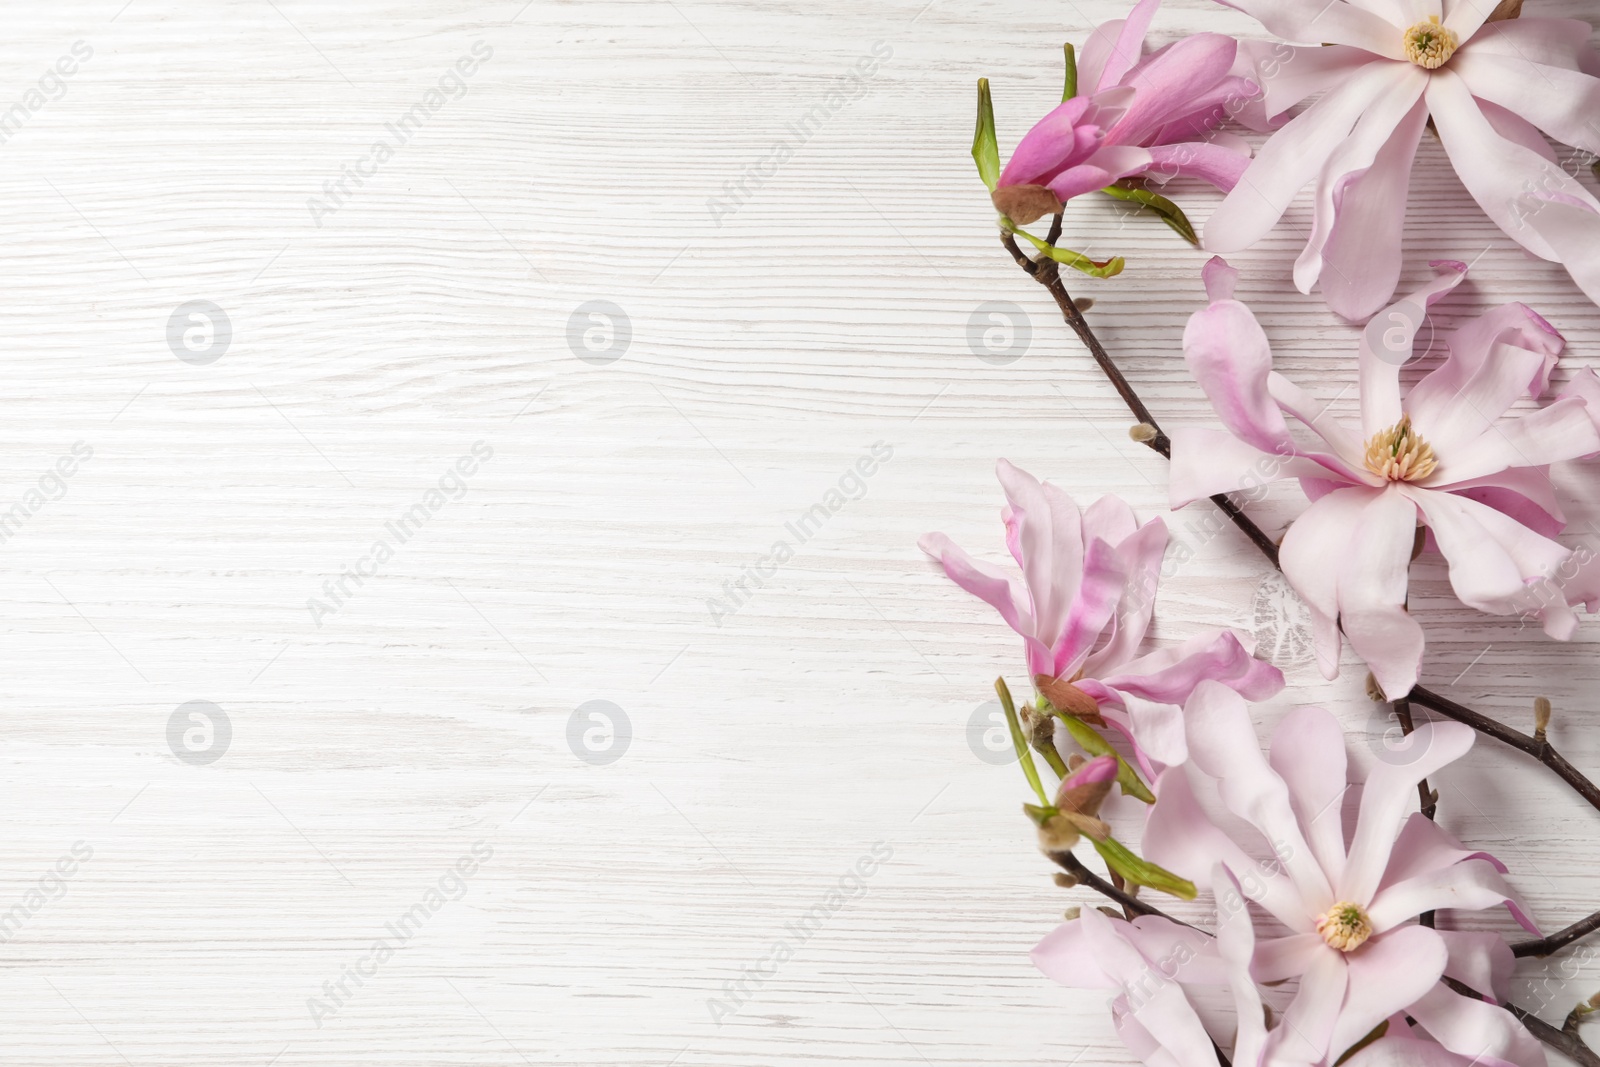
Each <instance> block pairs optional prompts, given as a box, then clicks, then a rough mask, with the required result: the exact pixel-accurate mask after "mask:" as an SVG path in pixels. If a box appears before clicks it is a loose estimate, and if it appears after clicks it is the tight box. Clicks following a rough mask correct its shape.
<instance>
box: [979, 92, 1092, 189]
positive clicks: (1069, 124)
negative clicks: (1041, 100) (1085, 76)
mask: <svg viewBox="0 0 1600 1067" xmlns="http://www.w3.org/2000/svg"><path fill="white" fill-rule="evenodd" d="M1092 106H1093V102H1092V101H1091V100H1090V99H1089V98H1088V97H1085V96H1076V97H1073V98H1072V99H1071V100H1067V101H1065V102H1063V103H1062V104H1060V105H1059V106H1057V107H1055V108H1053V109H1052V110H1051V111H1050V113H1049V114H1047V115H1046V116H1045V117H1044V118H1042V119H1040V120H1039V121H1038V122H1036V123H1034V124H1033V128H1032V129H1030V130H1029V131H1028V132H1027V133H1025V134H1023V135H1022V140H1021V141H1019V142H1017V147H1016V150H1015V151H1013V152H1012V153H1011V158H1010V159H1009V160H1008V161H1007V162H1006V165H1005V169H1004V170H1002V171H1001V172H1000V179H999V184H1000V185H1002V186H1004V185H1024V184H1028V183H1032V182H1037V181H1039V179H1041V178H1045V177H1048V176H1050V175H1052V174H1054V173H1055V172H1056V171H1058V170H1060V169H1061V168H1062V167H1063V166H1065V165H1066V164H1068V163H1070V162H1073V161H1074V160H1077V159H1087V158H1088V157H1089V154H1090V153H1091V152H1093V151H1094V147H1095V146H1096V145H1098V144H1099V142H1100V139H1101V136H1102V135H1103V133H1104V131H1103V130H1101V129H1100V128H1099V127H1098V126H1095V125H1094V124H1093V123H1088V122H1085V121H1084V113H1085V112H1087V111H1088V110H1089V109H1090V108H1091V107H1092Z"/></svg>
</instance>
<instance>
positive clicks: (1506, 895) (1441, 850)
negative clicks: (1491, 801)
mask: <svg viewBox="0 0 1600 1067" xmlns="http://www.w3.org/2000/svg"><path fill="white" fill-rule="evenodd" d="M1185 715H1186V718H1187V721H1188V728H1189V753H1190V761H1189V763H1188V764H1186V765H1185V766H1184V767H1175V768H1173V769H1171V770H1169V771H1167V772H1166V773H1165V774H1163V775H1162V776H1161V779H1160V781H1159V783H1158V786H1157V792H1158V795H1159V797H1160V800H1159V802H1158V803H1157V804H1156V805H1154V806H1153V807H1152V808H1151V809H1150V814H1149V817H1148V819H1147V820H1146V823H1145V833H1144V842H1143V844H1144V850H1145V854H1146V855H1147V856H1148V857H1149V858H1150V859H1151V860H1152V861H1153V862H1156V863H1160V864H1161V865H1163V866H1165V867H1167V868H1168V869H1170V870H1172V871H1175V872H1177V873H1178V874H1181V875H1184V876H1185V877H1189V878H1195V877H1202V876H1204V875H1205V874H1206V873H1207V872H1210V871H1211V870H1212V869H1213V867H1214V865H1215V864H1217V863H1219V862H1220V863H1221V864H1222V865H1223V866H1224V867H1226V868H1227V870H1228V872H1229V873H1230V874H1231V875H1232V877H1233V879H1234V880H1235V882H1236V884H1237V885H1238V886H1239V887H1240V891H1239V893H1238V894H1237V895H1234V896H1230V895H1229V894H1226V893H1220V894H1219V896H1218V908H1219V910H1221V911H1222V912H1224V913H1225V914H1229V915H1232V914H1234V913H1238V914H1243V915H1245V916H1248V917H1250V918H1251V921H1252V923H1254V917H1253V913H1252V912H1251V911H1250V909H1249V907H1248V906H1247V904H1254V905H1257V906H1259V908H1260V909H1261V911H1262V913H1264V915H1266V916H1270V919H1271V920H1272V922H1273V923H1274V925H1272V926H1270V927H1269V929H1270V930H1271V931H1272V932H1269V933H1265V934H1263V933H1262V932H1261V930H1260V929H1257V930H1256V934H1255V936H1254V938H1253V942H1252V948H1251V954H1250V974H1251V976H1252V977H1253V978H1254V980H1255V981H1256V982H1259V983H1262V984H1267V985H1271V984H1273V983H1279V982H1283V981H1285V980H1287V979H1290V978H1298V979H1299V987H1298V989H1297V990H1296V991H1295V994H1294V999H1293V1001H1292V1002H1291V1003H1290V1004H1289V1005H1288V1007H1287V1009H1286V1010H1284V1011H1283V1013H1282V1022H1281V1023H1280V1024H1279V1025H1278V1026H1277V1027H1276V1028H1274V1029H1272V1030H1270V1031H1267V1032H1265V1033H1264V1034H1258V1035H1257V1037H1258V1038H1259V1040H1260V1048H1261V1059H1260V1062H1261V1063H1263V1064H1332V1063H1334V1062H1336V1061H1337V1060H1338V1059H1339V1058H1340V1057H1341V1056H1342V1055H1343V1054H1344V1053H1345V1052H1347V1051H1348V1050H1349V1049H1350V1048H1351V1047H1352V1046H1354V1045H1355V1044H1356V1043H1357V1042H1359V1041H1360V1040H1361V1039H1362V1038H1363V1037H1365V1036H1367V1035H1368V1034H1369V1033H1371V1032H1372V1030H1373V1029H1374V1028H1375V1027H1376V1026H1377V1025H1378V1024H1379V1023H1381V1022H1383V1021H1384V1020H1386V1019H1389V1018H1390V1017H1392V1016H1394V1015H1396V1014H1399V1013H1402V1012H1403V1013H1404V1014H1405V1015H1407V1016H1409V1017H1410V1018H1412V1019H1414V1020H1416V1022H1417V1023H1418V1024H1419V1025H1421V1026H1422V1027H1423V1028H1424V1029H1426V1031H1427V1032H1428V1034H1429V1035H1431V1036H1432V1037H1433V1039H1434V1040H1435V1041H1437V1042H1438V1043H1439V1044H1441V1045H1443V1046H1444V1047H1445V1048H1446V1049H1449V1050H1450V1051H1452V1052H1456V1053H1460V1054H1463V1055H1466V1056H1467V1057H1469V1059H1470V1058H1473V1057H1482V1058H1481V1059H1478V1060H1477V1062H1479V1063H1482V1062H1489V1063H1497V1062H1500V1061H1505V1062H1508V1063H1512V1064H1517V1065H1519V1067H1538V1065H1542V1064H1543V1063H1544V1062H1545V1061H1544V1054H1543V1052H1542V1051H1541V1050H1540V1047H1539V1044H1538V1042H1537V1041H1536V1040H1535V1039H1534V1038H1533V1037H1532V1036H1531V1035H1530V1034H1529V1033H1528V1032H1527V1031H1526V1030H1525V1029H1524V1028H1523V1027H1522V1025H1521V1024H1520V1023H1519V1022H1518V1021H1517V1020H1516V1019H1515V1017H1513V1016H1512V1015H1511V1014H1510V1013H1509V1012H1507V1011H1505V1010H1503V1009H1501V1008H1499V1007H1497V1006H1496V1005H1495V1004H1493V1003H1488V1002H1485V1001H1480V1000H1474V999H1472V998H1470V997H1466V996H1462V995H1460V994H1458V993H1456V992H1454V991H1453V990H1452V989H1451V988H1450V987H1448V986H1446V985H1443V984H1441V981H1440V980H1441V978H1444V977H1449V978H1453V979H1456V980H1457V981H1460V982H1463V983H1466V984H1467V985H1469V986H1471V987H1472V988H1474V989H1477V990H1478V991H1480V992H1482V993H1484V994H1486V995H1489V996H1492V997H1495V998H1496V999H1503V998H1504V997H1505V991H1506V983H1507V981H1508V980H1509V977H1510V973H1511V967H1512V963H1513V961H1512V958H1511V951H1510V948H1509V947H1508V946H1507V945H1506V944H1505V942H1504V941H1502V940H1501V939H1500V938H1499V937H1497V936H1495V935H1493V934H1482V933H1462V932H1456V931H1451V930H1434V929H1430V928H1429V927H1425V926H1422V925H1420V924H1418V923H1416V922H1415V921H1414V920H1415V919H1416V918H1417V917H1418V916H1419V915H1421V914H1422V913H1423V912H1427V911H1434V910H1436V909H1441V908H1452V909H1461V910H1469V911H1478V910H1484V909H1488V908H1493V907H1496V906H1498V905H1501V904H1505V905H1507V906H1508V907H1509V908H1510V910H1511V913H1512V915H1513V916H1514V917H1516V919H1517V920H1518V921H1519V922H1520V923H1522V924H1523V925H1524V926H1525V927H1527V928H1528V929H1530V930H1534V932H1535V933H1537V930H1536V929H1535V928H1534V926H1533V924H1532V923H1531V922H1530V921H1529V920H1528V918H1527V914H1526V909H1525V908H1524V907H1523V905H1522V904H1521V902H1520V901H1519V900H1518V898H1517V897H1516V895H1515V893H1514V892H1513V891H1512V889H1511V887H1510V886H1509V885H1508V884H1507V883H1506V881H1505V879H1504V878H1503V877H1501V875H1502V874H1503V873H1504V871H1505V868H1504V867H1503V866H1501V865H1500V864H1499V862H1498V861H1496V860H1495V859H1494V858H1493V857H1491V856H1489V855H1487V854H1486V853H1482V852H1472V851H1470V850H1468V849H1466V848H1464V847H1463V846H1462V845H1461V844H1460V843H1459V842H1458V841H1456V840H1454V839H1453V838H1452V837H1450V835H1449V834H1447V833H1446V832H1445V831H1444V830H1442V829H1440V828H1439V826H1438V825H1437V824H1436V823H1434V822H1432V821H1430V820H1428V819H1426V818H1424V817H1423V816H1422V815H1421V814H1420V813H1419V812H1414V811H1413V812H1411V813H1410V814H1409V816H1408V815H1407V808H1408V807H1409V806H1410V804H1411V803H1413V802H1414V799H1415V797H1416V791H1417V783H1418V782H1420V781H1422V780H1423V779H1424V778H1427V777H1431V776H1433V775H1436V774H1437V773H1438V772H1439V770H1440V769H1441V768H1443V767H1445V766H1448V765H1449V764H1450V763H1452V762H1454V761H1455V760H1456V759H1459V758H1460V757H1461V756H1463V755H1465V754H1466V752H1467V751H1468V750H1469V749H1470V748H1471V747H1472V742H1473V740H1474V738H1475V737H1476V735H1475V734H1474V732H1473V731H1472V730H1471V728H1469V727H1466V726H1463V725H1461V724H1459V723H1453V722H1441V723H1434V724H1428V725H1424V726H1422V727H1420V728H1418V730H1417V731H1416V732H1415V733H1414V734H1412V735H1411V736H1410V739H1409V740H1410V744H1409V746H1408V747H1407V748H1405V749H1403V750H1400V751H1398V752H1395V753H1390V754H1389V756H1388V758H1387V759H1386V760H1385V761H1384V762H1380V763H1379V764H1378V765H1377V767H1376V768H1375V769H1374V770H1373V771H1372V772H1371V773H1370V774H1369V775H1368V777H1367V780H1366V783H1365V785H1363V786H1360V787H1357V786H1352V785H1351V784H1350V783H1349V781H1348V778H1347V768H1346V761H1345V751H1344V736H1343V733H1342V731H1341V730H1340V727H1339V723H1338V721H1337V720H1336V719H1335V718H1334V717H1333V716H1332V715H1330V714H1329V713H1327V712H1326V711H1323V710H1322V709H1320V708H1301V709H1298V710H1296V711H1294V712H1292V713H1290V715H1289V716H1288V717H1287V718H1285V719H1284V720H1283V722H1282V723H1280V724H1279V726H1278V728H1277V729H1276V730H1275V731H1274V733H1273V737H1272V744H1271V751H1270V755H1269V756H1263V755H1262V753H1261V750H1260V748H1259V747H1258V745H1257V742H1256V737H1255V731H1254V728H1253V727H1252V725H1251V722H1250V715H1249V712H1248V710H1247V708H1246V706H1245V703H1244V701H1243V700H1242V699H1241V698H1240V697H1239V696H1238V694H1236V693H1234V692H1232V691H1231V690H1229V689H1228V688H1227V687H1226V686H1222V685H1219V684H1217V683H1213V682H1204V683H1201V685H1199V686H1197V687H1196V689H1195V692H1194V695H1193V696H1192V697H1191V698H1190V700H1189V703H1188V705H1187V706H1186V709H1185ZM1391 761H1392V762H1391ZM1349 789H1357V790H1358V792H1359V797H1360V806H1359V813H1358V815H1357V817H1356V820H1355V823H1354V825H1353V827H1351V829H1350V832H1349V833H1348V834H1347V833H1346V831H1345V826H1344V819H1343V817H1342V814H1341V809H1342V807H1343V804H1342V801H1343V799H1344V796H1345V793H1346V791H1347V790H1349ZM1201 795H1204V796H1206V797H1207V798H1210V800H1211V802H1212V803H1215V804H1218V805H1220V806H1221V807H1222V808H1224V809H1226V811H1227V812H1229V813H1230V814H1231V815H1233V816H1235V817H1236V818H1237V819H1239V820H1242V821H1243V824H1244V826H1245V827H1247V829H1241V830H1239V831H1235V833H1236V834H1241V835H1242V836H1243V838H1244V840H1245V843H1241V841H1240V840H1238V839H1236V837H1235V836H1233V835H1230V834H1229V833H1228V832H1225V831H1224V830H1223V829H1221V828H1219V827H1218V825H1217V824H1216V823H1215V822H1214V821H1212V819H1211V817H1210V816H1209V815H1208V814H1207V812H1206V809H1205V808H1204V807H1203V806H1202V803H1201V800H1200V796H1201ZM1247 845H1248V846H1249V847H1247ZM1263 846H1264V847H1263ZM1265 850H1270V854H1271V855H1272V857H1273V858H1272V859H1271V860H1270V861H1268V862H1267V863H1261V862H1258V861H1257V860H1256V859H1254V858H1253V856H1254V855H1259V854H1261V853H1262V852H1263V851H1265ZM1280 928H1283V929H1286V930H1287V933H1278V932H1276V931H1277V930H1279V929H1280ZM1239 1062H1240V1061H1239V1060H1235V1063H1239ZM1246 1062H1247V1063H1250V1064H1254V1063H1256V1062H1257V1061H1256V1060H1254V1059H1247V1060H1246Z"/></svg>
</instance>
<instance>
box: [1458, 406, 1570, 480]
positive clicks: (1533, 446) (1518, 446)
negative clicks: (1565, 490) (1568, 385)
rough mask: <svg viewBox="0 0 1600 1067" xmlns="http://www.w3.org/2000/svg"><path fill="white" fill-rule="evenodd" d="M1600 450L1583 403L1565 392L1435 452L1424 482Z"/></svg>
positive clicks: (1543, 463) (1480, 474) (1479, 475)
mask: <svg viewBox="0 0 1600 1067" xmlns="http://www.w3.org/2000/svg"><path fill="white" fill-rule="evenodd" d="M1597 451H1600V436H1596V432H1595V422H1594V419H1593V418H1591V417H1590V413H1589V411H1588V405H1587V403H1586V402H1584V401H1583V400H1581V399H1580V398H1578V397H1565V398H1563V399H1560V400H1557V401H1556V402H1555V403H1553V404H1551V405H1550V406H1549V407H1545V408H1540V409H1539V410H1538V411H1533V412H1529V413H1528V414H1526V415H1523V416H1522V417H1520V418H1515V419H1504V420H1502V421H1500V422H1497V423H1495V424H1494V425H1493V426H1491V427H1490V428H1489V429H1488V430H1487V431H1485V432H1484V433H1481V434H1479V435H1478V436H1477V437H1476V438H1473V439H1471V440H1468V441H1465V442H1461V443H1457V444H1455V445H1453V446H1452V448H1451V450H1450V451H1449V452H1448V453H1441V454H1440V460H1441V462H1440V464H1439V468H1438V470H1436V471H1435V472H1434V473H1433V475H1432V476H1431V477H1430V478H1429V480H1428V484H1429V485H1437V486H1440V487H1444V486H1448V485H1453V484H1454V483H1455V482H1457V481H1462V480H1466V479H1470V478H1482V477H1484V476H1486V475H1490V474H1496V473H1498V472H1500V471H1503V470H1506V469H1508V468H1513V467H1543V466H1546V465H1547V464H1550V463H1559V462H1561V461H1562V460H1567V459H1578V458H1579V457H1581V456H1587V455H1592V454H1593V453H1595V452H1597Z"/></svg>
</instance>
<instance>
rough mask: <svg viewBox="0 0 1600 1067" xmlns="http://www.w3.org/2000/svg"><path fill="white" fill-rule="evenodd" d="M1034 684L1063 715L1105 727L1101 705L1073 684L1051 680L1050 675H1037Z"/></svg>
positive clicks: (1056, 679)
mask: <svg viewBox="0 0 1600 1067" xmlns="http://www.w3.org/2000/svg"><path fill="white" fill-rule="evenodd" d="M1033 684H1034V685H1035V686H1037V687H1038V689H1039V692H1040V693H1041V694H1043V695H1044V698H1045V699H1046V700H1048V701H1049V702H1050V703H1051V705H1053V706H1054V707H1055V709H1056V710H1057V711H1059V712H1061V713H1062V714H1063V715H1071V716H1072V717H1073V718H1074V719H1082V720H1083V721H1084V722H1086V723H1088V724H1089V725H1091V726H1104V725H1105V724H1106V721H1105V720H1104V719H1102V718H1101V717H1100V705H1099V704H1097V703H1095V699H1094V697H1092V696H1090V695H1089V694H1088V693H1085V692H1084V691H1083V690H1082V689H1079V688H1078V687H1077V686H1075V685H1073V684H1072V683H1071V682H1064V681H1062V680H1061V679H1060V678H1051V677H1049V676H1048V675H1043V674H1040V675H1036V676H1035V677H1034V679H1033Z"/></svg>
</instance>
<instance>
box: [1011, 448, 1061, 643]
mask: <svg viewBox="0 0 1600 1067" xmlns="http://www.w3.org/2000/svg"><path fill="white" fill-rule="evenodd" d="M995 473H996V474H997V475H998V476H999V478H1000V485H1001V487H1002V488H1003V489H1004V490H1005V494H1006V499H1007V500H1008V501H1009V502H1010V504H1011V510H1012V515H1013V517H1014V521H1015V523H1016V530H1017V543H1018V549H1019V551H1020V552H1021V557H1020V558H1021V560H1022V570H1023V574H1024V575H1025V576H1026V578H1027V583H1028V593H1029V595H1030V596H1031V597H1032V600H1033V614H1034V619H1033V622H1034V636H1035V637H1037V638H1038V640H1039V642H1040V643H1041V644H1042V645H1043V646H1044V647H1045V648H1048V649H1051V650H1052V651H1053V650H1054V648H1055V644H1056V639H1057V637H1059V636H1060V634H1061V632H1062V630H1063V628H1064V627H1065V626H1066V622H1067V615H1068V613H1069V612H1070V611H1071V608H1072V600H1073V598H1074V597H1075V596H1077V593H1078V584H1079V582H1081V581H1082V579H1083V529H1082V525H1081V520H1080V518H1079V513H1078V506H1077V505H1076V504H1074V503H1073V502H1072V498H1071V497H1069V496H1067V494H1066V493H1063V492H1062V491H1061V490H1060V489H1057V488H1056V487H1055V486H1053V485H1051V484H1049V483H1048V482H1045V483H1040V482H1039V481H1038V479H1036V478H1034V477H1033V476H1032V475H1031V474H1028V473H1027V472H1026V471H1024V470H1022V469H1021V468H1019V467H1016V466H1014V465H1013V464H1011V463H1009V462H1007V461H1006V460H1001V461H1000V462H999V463H998V464H996V468H995Z"/></svg>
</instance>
